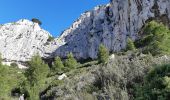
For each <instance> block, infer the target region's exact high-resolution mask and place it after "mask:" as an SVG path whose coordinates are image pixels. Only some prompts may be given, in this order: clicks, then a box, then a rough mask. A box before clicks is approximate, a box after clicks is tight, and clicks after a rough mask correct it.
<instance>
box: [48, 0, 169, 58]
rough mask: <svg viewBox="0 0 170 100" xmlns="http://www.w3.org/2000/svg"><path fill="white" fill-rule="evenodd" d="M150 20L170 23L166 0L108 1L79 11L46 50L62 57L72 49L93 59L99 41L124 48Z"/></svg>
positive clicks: (109, 45)
mask: <svg viewBox="0 0 170 100" xmlns="http://www.w3.org/2000/svg"><path fill="white" fill-rule="evenodd" d="M152 19H156V20H157V19H159V20H161V21H163V22H164V23H165V24H167V25H169V26H170V22H169V19H170V1H169V0H111V2H110V3H109V4H107V5H104V6H97V7H95V8H94V10H92V11H88V12H85V13H84V14H82V15H81V17H80V18H79V19H78V20H77V21H75V22H74V23H73V25H72V26H71V27H70V28H69V29H67V30H65V31H64V32H63V33H62V35H61V36H60V37H59V38H57V39H56V40H55V42H53V43H51V44H50V45H49V46H47V48H48V49H46V50H45V51H46V52H53V53H52V55H53V56H54V55H55V56H56V55H60V56H62V57H65V56H66V55H67V53H69V52H72V53H73V54H74V55H75V56H76V57H77V58H84V59H86V58H89V57H90V58H96V57H97V51H98V46H99V44H101V43H102V44H104V45H105V46H106V47H107V48H108V49H109V50H110V51H120V50H121V49H124V48H125V47H126V39H127V37H131V38H132V39H136V38H138V33H139V32H140V30H141V28H142V27H143V26H144V25H145V23H146V22H148V21H149V20H152ZM49 48H50V49H49ZM54 50H55V51H54Z"/></svg>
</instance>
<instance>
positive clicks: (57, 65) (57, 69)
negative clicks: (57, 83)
mask: <svg viewBox="0 0 170 100" xmlns="http://www.w3.org/2000/svg"><path fill="white" fill-rule="evenodd" d="M63 69H64V65H63V62H62V61H61V58H60V57H58V56H57V57H56V58H55V61H54V64H53V65H52V68H51V70H52V72H53V73H55V74H56V73H57V74H60V73H63Z"/></svg>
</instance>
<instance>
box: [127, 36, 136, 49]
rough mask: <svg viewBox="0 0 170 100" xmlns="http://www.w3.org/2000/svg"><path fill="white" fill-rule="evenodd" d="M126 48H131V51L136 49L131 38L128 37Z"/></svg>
mask: <svg viewBox="0 0 170 100" xmlns="http://www.w3.org/2000/svg"><path fill="white" fill-rule="evenodd" d="M126 48H127V50H132V51H134V50H135V49H136V48H135V45H134V42H133V41H132V39H130V38H128V39H127V47H126Z"/></svg>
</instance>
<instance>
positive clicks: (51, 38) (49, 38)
mask: <svg viewBox="0 0 170 100" xmlns="http://www.w3.org/2000/svg"><path fill="white" fill-rule="evenodd" d="M54 39H55V38H54V37H52V36H49V37H48V39H47V41H48V42H51V41H53V40H54Z"/></svg>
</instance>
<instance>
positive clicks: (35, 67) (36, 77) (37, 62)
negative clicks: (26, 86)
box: [25, 55, 49, 86]
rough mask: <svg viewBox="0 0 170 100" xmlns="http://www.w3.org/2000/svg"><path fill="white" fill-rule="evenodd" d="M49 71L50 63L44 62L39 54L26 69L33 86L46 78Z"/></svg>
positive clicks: (27, 76)
mask: <svg viewBox="0 0 170 100" xmlns="http://www.w3.org/2000/svg"><path fill="white" fill-rule="evenodd" d="M48 71H49V69H48V65H47V64H45V63H44V61H43V60H42V59H41V57H40V56H39V55H36V56H34V57H33V58H32V59H31V61H30V62H29V68H28V69H27V70H26V72H25V76H26V78H27V81H28V82H29V83H30V85H32V86H33V85H37V84H38V83H39V82H40V81H41V80H43V79H45V78H46V76H47V74H48Z"/></svg>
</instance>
